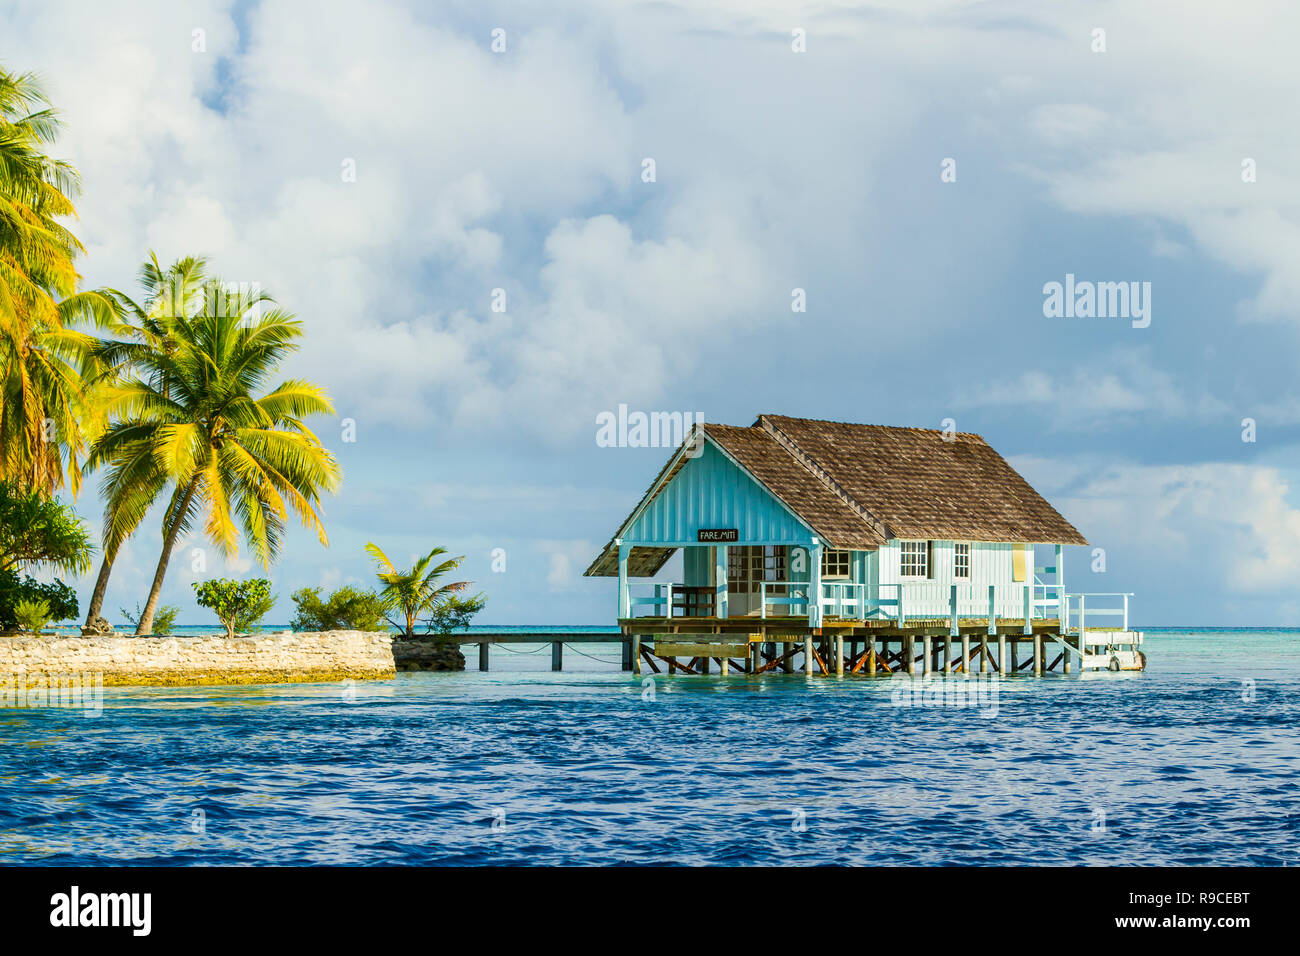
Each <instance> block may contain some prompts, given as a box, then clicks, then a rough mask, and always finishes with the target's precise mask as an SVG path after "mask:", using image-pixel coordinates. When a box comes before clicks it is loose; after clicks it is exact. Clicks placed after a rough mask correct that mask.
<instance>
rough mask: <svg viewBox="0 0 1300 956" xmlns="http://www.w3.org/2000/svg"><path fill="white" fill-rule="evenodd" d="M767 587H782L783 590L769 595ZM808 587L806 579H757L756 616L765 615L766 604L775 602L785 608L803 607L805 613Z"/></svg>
mask: <svg viewBox="0 0 1300 956" xmlns="http://www.w3.org/2000/svg"><path fill="white" fill-rule="evenodd" d="M768 588H774V589H775V588H784V589H785V591H784V593H781V594H771V595H769V594H768V593H767V589H768ZM808 589H809V584H808V582H807V581H759V582H758V616H759V617H767V606H768V605H769V604H777V605H780V606H783V607H787V608H794V607H803V609H804V613H805V614H807V613H808ZM796 592H798V593H796ZM791 613H793V611H792V612H791Z"/></svg>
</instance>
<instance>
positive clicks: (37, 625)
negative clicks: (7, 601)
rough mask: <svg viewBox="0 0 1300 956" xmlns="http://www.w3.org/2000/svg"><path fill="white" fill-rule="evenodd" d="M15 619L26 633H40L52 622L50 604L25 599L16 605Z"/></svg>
mask: <svg viewBox="0 0 1300 956" xmlns="http://www.w3.org/2000/svg"><path fill="white" fill-rule="evenodd" d="M14 617H15V618H17V620H18V626H19V627H21V628H22V629H23V630H24V631H34V632H38V633H39V632H40V631H41V630H42V629H43V628H44V627H45V625H46V624H48V623H49V622H50V604H49V602H48V601H42V600H41V599H39V598H36V599H32V598H23V599H22V600H21V601H19V602H18V603H17V604H15V605H14Z"/></svg>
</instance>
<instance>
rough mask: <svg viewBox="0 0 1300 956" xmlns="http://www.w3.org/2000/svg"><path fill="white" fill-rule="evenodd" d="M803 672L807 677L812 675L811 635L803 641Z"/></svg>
mask: <svg viewBox="0 0 1300 956" xmlns="http://www.w3.org/2000/svg"><path fill="white" fill-rule="evenodd" d="M803 672H804V673H805V674H807V675H808V676H809V677H812V673H813V647H812V635H809V636H808V637H805V638H804V639H803Z"/></svg>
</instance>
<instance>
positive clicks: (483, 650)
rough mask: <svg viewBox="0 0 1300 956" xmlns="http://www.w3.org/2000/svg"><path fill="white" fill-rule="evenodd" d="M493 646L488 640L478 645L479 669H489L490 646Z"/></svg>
mask: <svg viewBox="0 0 1300 956" xmlns="http://www.w3.org/2000/svg"><path fill="white" fill-rule="evenodd" d="M489 647H491V645H490V644H488V642H487V641H480V642H479V645H478V669H479V670H481V671H485V670H487V669H488V648H489Z"/></svg>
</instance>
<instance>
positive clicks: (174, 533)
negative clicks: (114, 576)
mask: <svg viewBox="0 0 1300 956" xmlns="http://www.w3.org/2000/svg"><path fill="white" fill-rule="evenodd" d="M198 485H199V479H198V478H197V477H196V478H193V479H191V480H190V484H189V487H187V488H186V489H185V497H184V498H182V499H181V503H180V507H178V508H177V509H176V511H175V519H174V520H173V521H172V523H171V527H169V528H168V529H167V530H166V532H165V534H164V536H163V550H162V556H161V557H160V558H159V559H158V570H157V571H155V572H154V575H153V587H152V588H150V589H149V600H148V601H146V602H145V605H144V613H143V614H141V615H140V622H139V623H138V624H136V626H135V636H136V637H140V636H141V635H144V634H152V633H153V616H154V612H155V611H157V610H158V595H159V594H160V593H162V585H163V578H164V577H166V575H167V565H168V563H169V562H170V561H171V558H172V548H174V547H175V546H176V539H177V538H178V537H180V533H181V524H182V522H181V518H182V517H183V516H184V515H185V512H187V511H188V510H189V507H190V499H191V498H193V497H194V491H195V489H196V488H198ZM164 520H165V519H164Z"/></svg>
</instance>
